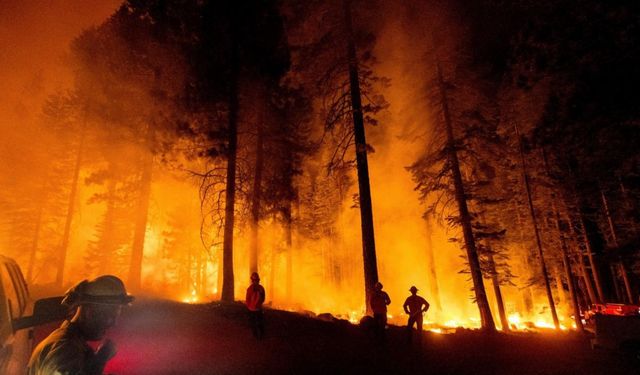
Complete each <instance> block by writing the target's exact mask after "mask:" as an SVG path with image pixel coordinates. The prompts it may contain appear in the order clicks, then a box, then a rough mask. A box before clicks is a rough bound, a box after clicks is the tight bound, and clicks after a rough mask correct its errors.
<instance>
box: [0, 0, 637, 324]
mask: <svg viewBox="0 0 640 375" xmlns="http://www.w3.org/2000/svg"><path fill="white" fill-rule="evenodd" d="M639 28H640V9H638V5H637V4H636V3H635V2H633V1H615V2H607V3H605V2H600V1H595V0H577V1H576V0H574V1H568V0H556V1H548V0H542V1H531V0H518V1H512V2H503V1H499V0H479V1H474V2H465V1H442V0H424V1H411V0H398V1H378V0H375V1H364V0H325V1H319V0H305V1H303V0H281V1H276V0H261V1H245V2H236V1H226V0H225V1H213V0H128V1H125V2H124V3H122V4H121V5H120V6H119V7H117V9H116V11H115V12H114V13H113V14H112V15H111V16H110V17H109V18H108V19H106V20H104V21H103V22H102V23H100V24H98V25H96V26H94V27H90V28H88V29H86V30H84V31H83V32H82V33H80V34H79V35H76V37H75V38H74V39H73V41H72V42H71V43H70V45H69V46H68V52H67V53H66V57H65V64H66V68H67V69H68V70H69V72H70V74H72V76H73V80H72V83H70V84H69V85H66V86H60V87H57V88H55V89H51V90H44V89H42V88H41V87H40V86H38V77H35V78H34V81H33V82H31V83H30V84H29V85H25V90H24V91H23V92H22V93H20V95H21V98H22V99H20V100H22V102H21V103H22V104H20V105H16V106H15V108H13V109H12V110H11V111H6V110H3V111H2V112H0V117H3V121H2V128H1V131H2V133H3V135H4V136H3V139H2V140H0V145H1V146H2V147H0V155H1V159H0V160H1V162H0V181H2V187H3V188H2V189H1V190H0V212H2V213H3V214H2V220H0V243H1V246H2V247H1V250H0V253H2V254H5V255H7V256H11V257H13V258H15V259H16V260H17V261H18V262H19V264H20V265H21V267H22V269H23V271H24V273H25V277H26V278H27V280H28V282H29V283H30V284H32V285H33V288H34V289H35V290H36V291H37V290H39V288H40V289H43V290H60V291H62V290H64V289H65V288H67V287H68V286H70V285H71V284H73V283H75V282H76V281H77V280H78V279H80V278H87V277H93V276H96V275H99V274H104V273H111V274H115V275H118V276H120V277H122V278H123V279H124V280H125V281H126V282H127V287H128V288H130V289H131V290H132V292H133V293H137V294H144V295H150V296H161V297H168V298H171V299H176V300H182V301H187V302H202V301H211V300H222V301H233V300H235V299H240V298H241V297H242V292H243V290H244V289H245V288H246V286H247V285H248V283H249V275H250V273H251V272H254V271H257V272H259V273H260V274H261V276H262V280H263V284H264V285H265V287H266V289H267V300H268V301H270V303H271V304H272V305H273V306H276V307H279V308H285V309H291V310H310V311H313V312H316V313H319V312H331V313H333V314H335V315H337V316H342V317H345V318H348V319H351V320H354V319H359V317H360V316H362V315H363V314H365V313H366V310H367V304H366V303H365V301H366V298H367V296H368V295H369V294H370V293H371V291H372V290H373V286H374V284H375V283H376V282H378V281H380V282H382V283H383V284H384V286H385V289H386V290H387V291H388V292H389V294H390V295H391V299H392V301H394V302H393V304H392V305H391V307H390V314H391V315H392V317H391V320H393V315H399V314H400V312H401V311H402V308H401V306H400V303H399V302H398V301H401V300H404V298H405V297H406V296H408V295H409V293H408V289H409V287H410V286H412V285H416V286H417V287H418V289H419V290H420V294H421V295H423V296H424V297H425V298H426V299H427V300H428V301H430V303H431V305H432V309H431V310H430V312H429V315H428V319H429V320H430V321H434V322H438V323H440V324H445V325H463V326H468V327H481V328H483V329H486V330H495V329H503V330H507V329H510V328H511V329H514V328H520V327H521V324H525V322H532V323H535V324H538V325H543V326H549V327H554V326H555V328H571V327H575V328H576V329H582V322H581V319H580V318H579V317H580V314H581V312H584V311H586V310H588V309H589V306H590V305H592V304H594V303H603V302H618V303H626V304H637V303H639V302H640V301H639V298H640V290H639V289H638V287H639V286H640V263H639V262H638V255H639V253H640V237H639V231H640V215H639V214H638V213H639V211H638V208H639V205H640V175H639V173H640V106H638V103H640V95H639V94H638V90H637V87H638V86H640V54H638V53H636V49H635V46H637V45H638V44H639V43H640V40H639V39H640V32H639ZM1 68H2V69H5V68H4V67H1ZM35 98H41V100H40V99H37V100H36V99H35ZM25 103H31V104H25ZM3 108H5V107H3ZM29 110H32V111H36V113H30V114H29V115H28V116H27V115H25V114H24V113H26V112H27V111H29ZM21 119H23V120H24V119H29V120H28V121H27V120H24V121H22V120H21Z"/></svg>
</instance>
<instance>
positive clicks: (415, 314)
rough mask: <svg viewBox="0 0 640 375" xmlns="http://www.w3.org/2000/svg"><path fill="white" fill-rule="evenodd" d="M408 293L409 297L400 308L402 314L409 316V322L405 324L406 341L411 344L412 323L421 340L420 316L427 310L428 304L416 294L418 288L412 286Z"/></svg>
mask: <svg viewBox="0 0 640 375" xmlns="http://www.w3.org/2000/svg"><path fill="white" fill-rule="evenodd" d="M409 291H410V292H411V295H410V296H409V297H407V299H406V300H405V301H404V305H402V308H403V309H404V312H405V313H406V314H407V315H409V321H408V322H407V341H409V342H411V339H412V336H413V324H414V323H415V325H416V328H417V329H418V338H419V339H422V314H424V313H425V312H427V310H429V302H427V300H425V299H424V298H422V297H420V296H419V295H418V294H417V293H418V288H416V287H415V286H412V287H411V289H409Z"/></svg>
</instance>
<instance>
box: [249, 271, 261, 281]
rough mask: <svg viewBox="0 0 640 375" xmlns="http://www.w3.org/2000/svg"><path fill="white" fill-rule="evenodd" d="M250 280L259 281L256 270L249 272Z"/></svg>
mask: <svg viewBox="0 0 640 375" xmlns="http://www.w3.org/2000/svg"><path fill="white" fill-rule="evenodd" d="M251 280H256V281H260V275H258V273H257V272H254V273H252V274H251Z"/></svg>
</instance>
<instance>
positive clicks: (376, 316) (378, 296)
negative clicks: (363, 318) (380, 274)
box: [369, 282, 391, 342]
mask: <svg viewBox="0 0 640 375" xmlns="http://www.w3.org/2000/svg"><path fill="white" fill-rule="evenodd" d="M374 288H375V289H374V291H373V293H372V294H371V299H370V300H369V306H371V311H372V312H373V321H374V333H375V336H376V339H377V340H378V341H380V342H384V341H385V334H384V330H385V328H386V327H387V305H389V304H390V303H391V298H389V295H388V294H387V292H385V291H383V290H382V283H380V282H377V283H376V284H375V286H374Z"/></svg>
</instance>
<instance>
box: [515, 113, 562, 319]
mask: <svg viewBox="0 0 640 375" xmlns="http://www.w3.org/2000/svg"><path fill="white" fill-rule="evenodd" d="M514 129H515V132H516V137H518V147H519V151H520V159H521V167H522V174H523V177H524V186H525V190H526V193H527V202H528V203H529V213H530V214H531V222H532V224H533V231H534V233H535V235H536V245H537V247H538V256H539V257H540V271H541V272H542V277H543V279H544V286H545V290H546V292H547V299H548V300H549V308H550V309H551V316H552V318H553V324H554V325H555V327H556V329H559V328H560V321H559V320H558V313H557V312H556V305H555V303H554V302H553V294H551V286H550V285H549V273H548V272H547V264H546V262H545V260H544V252H543V251H542V241H541V240H540V232H539V231H538V220H537V218H536V213H535V209H534V208H533V199H532V198H531V186H530V184H529V173H528V172H527V164H526V162H525V157H524V147H523V145H522V138H521V136H520V131H519V130H518V124H517V123H515V122H514Z"/></svg>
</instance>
